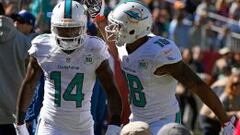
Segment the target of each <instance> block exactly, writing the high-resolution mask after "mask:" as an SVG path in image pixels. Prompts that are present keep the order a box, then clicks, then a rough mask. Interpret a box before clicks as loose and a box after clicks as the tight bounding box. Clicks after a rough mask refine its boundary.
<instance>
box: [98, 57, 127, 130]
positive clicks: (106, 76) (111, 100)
mask: <svg viewBox="0 0 240 135" xmlns="http://www.w3.org/2000/svg"><path fill="white" fill-rule="evenodd" d="M96 74H97V76H98V78H99V80H100V82H101V85H102V87H103V89H104V90H105V92H106V94H107V98H108V106H109V109H110V115H111V121H110V123H109V124H114V125H118V126H119V125H120V116H121V111H122V104H121V98H120V95H119V93H118V89H117V86H116V83H115V79H114V77H113V72H112V70H111V68H110V66H109V63H108V60H104V61H103V62H102V63H101V65H100V66H99V67H98V68H97V70H96Z"/></svg>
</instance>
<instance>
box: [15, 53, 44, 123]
mask: <svg viewBox="0 0 240 135" xmlns="http://www.w3.org/2000/svg"><path fill="white" fill-rule="evenodd" d="M41 73H42V70H41V68H40V67H39V65H38V63H37V61H36V59H35V58H33V57H30V59H29V64H28V67H27V73H26V76H25V78H24V80H23V82H22V85H21V88H20V91H19V95H18V100H17V113H16V125H17V126H21V125H23V124H24V119H25V114H26V111H27V108H28V106H29V104H30V103H31V101H32V96H33V94H34V89H35V86H36V82H37V80H38V79H39V77H40V75H41Z"/></svg>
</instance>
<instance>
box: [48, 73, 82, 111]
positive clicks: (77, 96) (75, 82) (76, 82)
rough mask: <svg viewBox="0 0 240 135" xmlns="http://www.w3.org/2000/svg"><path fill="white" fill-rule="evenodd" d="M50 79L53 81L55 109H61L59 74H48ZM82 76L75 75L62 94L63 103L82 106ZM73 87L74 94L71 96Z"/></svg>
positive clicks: (80, 74)
mask: <svg viewBox="0 0 240 135" xmlns="http://www.w3.org/2000/svg"><path fill="white" fill-rule="evenodd" d="M50 79H51V80H53V81H54V87H55V99H54V103H55V105H56V106H57V107H61V99H62V98H61V95H62V88H61V72H59V71H53V72H51V74H50ZM83 79H84V74H82V73H77V74H76V75H75V76H74V77H73V79H72V80H71V82H70V83H69V84H68V86H67V88H66V90H65V92H64V93H63V100H65V101H75V102H76V107H77V108H78V107H81V106H82V101H83V99H84V94H83V93H82V85H83ZM74 87H76V92H75V93H74V94H73V90H74Z"/></svg>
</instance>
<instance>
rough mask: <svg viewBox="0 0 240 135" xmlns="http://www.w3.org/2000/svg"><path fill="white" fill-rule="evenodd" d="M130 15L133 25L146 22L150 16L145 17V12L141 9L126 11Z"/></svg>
mask: <svg viewBox="0 0 240 135" xmlns="http://www.w3.org/2000/svg"><path fill="white" fill-rule="evenodd" d="M124 13H126V14H127V15H128V17H127V18H128V20H129V21H130V22H132V23H138V22H139V21H142V20H145V19H147V18H148V16H146V17H143V12H142V11H141V10H140V9H137V8H133V9H131V10H128V11H124Z"/></svg>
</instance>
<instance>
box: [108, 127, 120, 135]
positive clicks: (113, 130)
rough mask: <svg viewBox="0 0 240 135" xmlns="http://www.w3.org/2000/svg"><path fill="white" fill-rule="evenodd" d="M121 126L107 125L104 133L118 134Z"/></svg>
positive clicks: (109, 134)
mask: <svg viewBox="0 0 240 135" xmlns="http://www.w3.org/2000/svg"><path fill="white" fill-rule="evenodd" d="M120 131H121V128H120V127H119V126H116V125H108V128H107V131H106V134H105V135H119V134H120Z"/></svg>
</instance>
